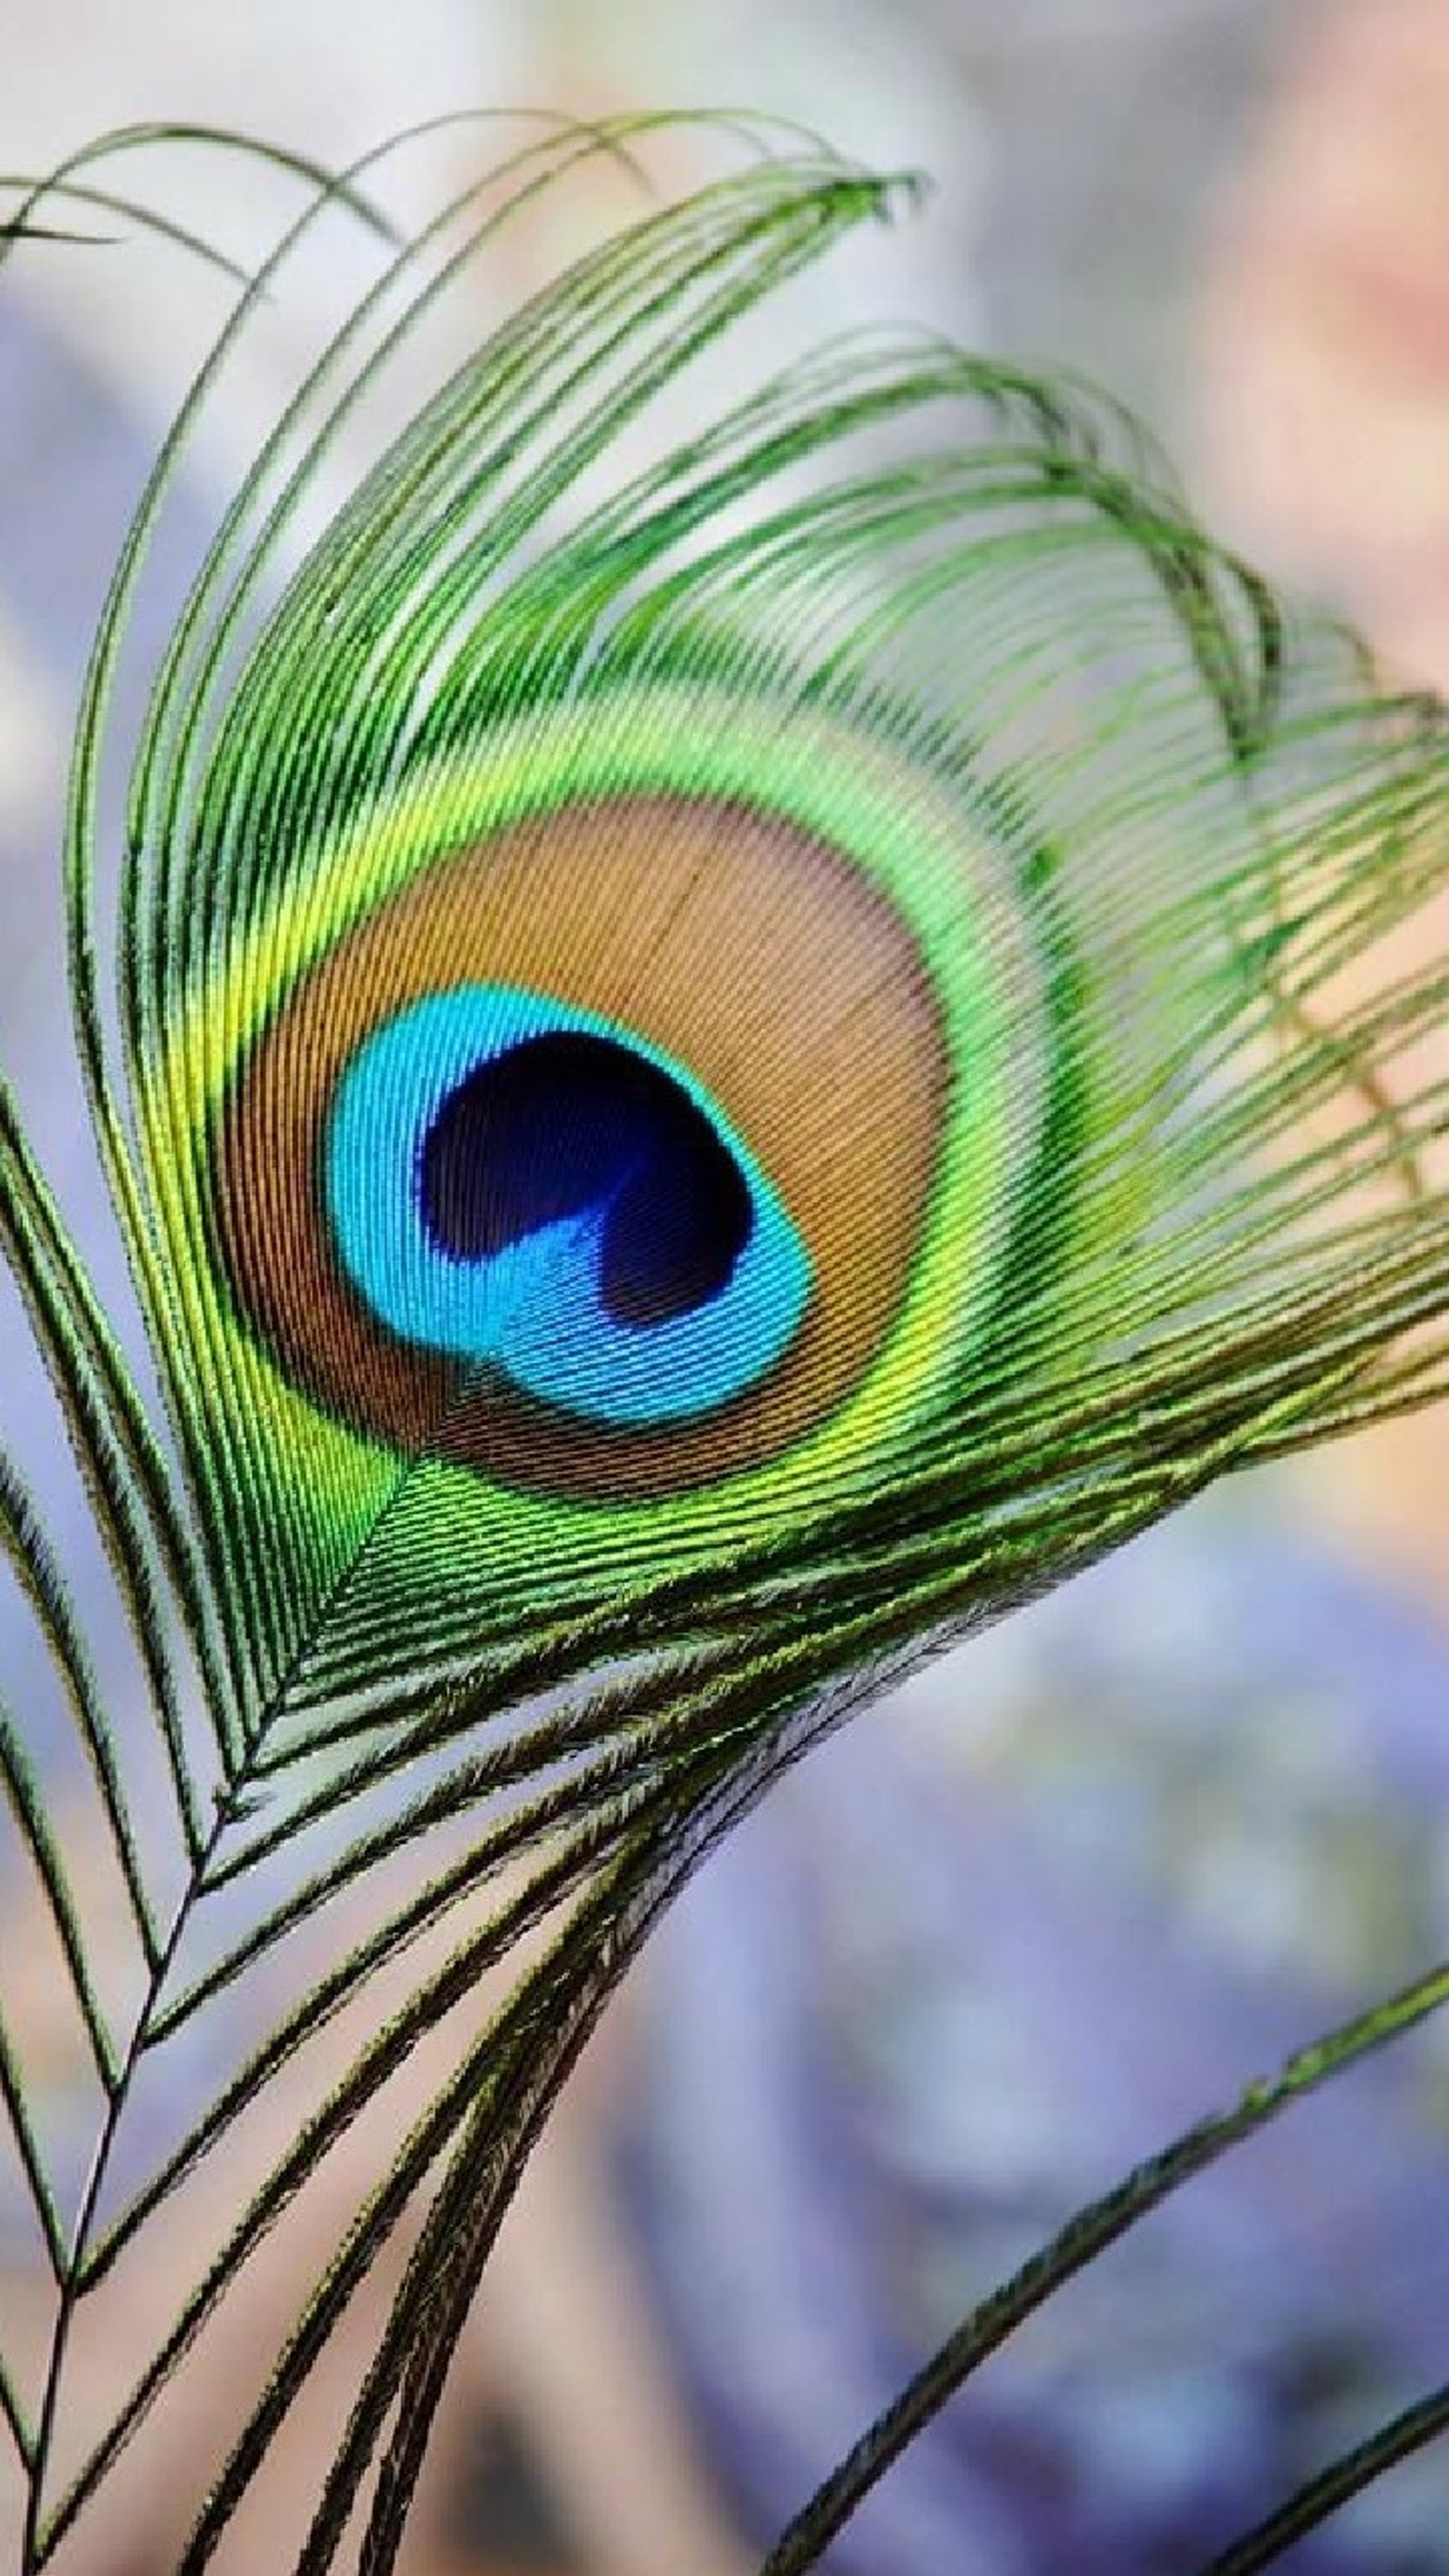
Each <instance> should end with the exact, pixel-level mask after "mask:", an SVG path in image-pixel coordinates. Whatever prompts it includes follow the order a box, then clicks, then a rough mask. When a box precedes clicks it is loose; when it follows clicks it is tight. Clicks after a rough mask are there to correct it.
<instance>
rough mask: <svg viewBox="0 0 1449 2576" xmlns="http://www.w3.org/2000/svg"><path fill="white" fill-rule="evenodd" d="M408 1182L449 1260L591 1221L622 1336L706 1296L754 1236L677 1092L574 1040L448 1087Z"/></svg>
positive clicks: (478, 1071) (578, 1037) (723, 1154)
mask: <svg viewBox="0 0 1449 2576" xmlns="http://www.w3.org/2000/svg"><path fill="white" fill-rule="evenodd" d="M420 1184H421V1213H422V1218H423V1223H424V1225H425V1227H426V1229H427V1232H428V1234H429V1236H430V1237H431V1239H432V1241H433V1243H434V1244H435V1245H436V1247H437V1249H438V1250H439V1251H440V1252H443V1253H446V1254H447V1255H448V1256H449V1257H450V1258H452V1259H453V1260H456V1261H483V1260H487V1259H490V1258H492V1257H494V1256H496V1255H497V1254H498V1253H500V1252H504V1251H506V1250H507V1249H508V1248H509V1246H510V1245H513V1244H517V1243H521V1242H523V1241H524V1240H525V1238H526V1237H528V1236H529V1235H532V1234H536V1233H538V1232H539V1231H540V1229H541V1228H542V1227H544V1226H548V1225H555V1224H557V1223H558V1222H559V1221H560V1220H561V1219H566V1218H568V1217H571V1216H582V1215H584V1214H585V1213H587V1212H589V1211H594V1212H597V1213H598V1214H599V1215H600V1216H601V1218H602V1235H601V1242H600V1269H599V1294H600V1298H601V1301H602V1304H603V1306H604V1308H605V1311H606V1312H607V1314H608V1315H609V1316H610V1317H611V1319H612V1320H613V1321H614V1322H616V1323H619V1324H629V1325H635V1326H638V1325H650V1324H662V1323H667V1322H670V1321H672V1320H674V1319H675V1318H676V1317H678V1316H681V1315H687V1314H690V1313H693V1312H694V1311H695V1310H696V1309H697V1308H699V1307H701V1306H705V1305H708V1304H709V1302H710V1301H711V1299H713V1298H715V1297H717V1296H719V1295H720V1294H721V1292H722V1291H723V1290H724V1289H725V1288H726V1287H727V1286H728V1285H729V1282H730V1279H731V1277H732V1276H733V1274H734V1270H735V1266H736V1264H737V1262H738V1261H739V1258H740V1255H741V1253H742V1252H743V1251H744V1249H745V1246H746V1244H747V1243H748V1241H749V1238H750V1230H751V1226H752V1224H753V1207H752V1201H751V1195H750V1190H749V1186H748V1183H747V1182H746V1180H745V1177H744V1174H743V1173H742V1172H741V1171H740V1169H739V1166H738V1164H737V1163H736V1162H735V1160H734V1157H733V1156H732V1154H731V1153H730V1152H729V1150H728V1148H727V1147H726V1146H725V1145H724V1144H723V1142H722V1141H721V1139H720V1138H719V1136H718V1135H717V1134H716V1133H715V1130H714V1128H713V1127H712V1126H711V1125H710V1122H709V1120H708V1119H707V1118H706V1117H705V1115H704V1114H703V1112H702V1111H701V1110H700V1109H699V1108H697V1107H696V1105H695V1103H694V1101H693V1100H691V1099H690V1097H689V1095H688V1093H687V1092H685V1091H684V1090H683V1089H682V1088H681V1087H680V1085H679V1084H678V1083H677V1082H674V1081H672V1080H671V1079H670V1077H669V1075H668V1074H667V1073H665V1072H664V1071H662V1070H661V1068H660V1067H659V1066H658V1065H656V1064H651V1063H650V1062H649V1061H648V1059H647V1058H646V1057H644V1056H641V1055H636V1054H635V1053H633V1051H632V1050H631V1049H630V1048H628V1047H624V1046H619V1045H616V1044H615V1043H614V1042H613V1041H612V1040H610V1039H608V1038H603V1037H594V1036H591V1035H589V1034H588V1033H587V1032H584V1031H580V1030H557V1031H550V1032H548V1033H547V1034H545V1035H542V1036H538V1037H530V1038H525V1039H523V1040H521V1041H520V1042H519V1043H518V1044H516V1045H514V1046H511V1047H509V1048H507V1049H506V1050H505V1051H504V1052H503V1053H501V1054H499V1055H496V1056H492V1057H489V1058H488V1059H487V1061H486V1062H484V1063H482V1064H479V1065H477V1066H476V1067H475V1068H474V1070H473V1071H472V1072H471V1073H469V1074H468V1075H467V1076H466V1077H465V1079H464V1080H463V1081H462V1082H460V1083H458V1084H457V1086H456V1087H455V1089H453V1090H452V1091H450V1092H449V1093H448V1094H447V1097H446V1098H445V1099H444V1101H443V1103H442V1106H441V1107H440V1108H439V1110H438V1111H437V1114H436V1116H435V1117H434V1119H433V1121H432V1124H431V1126H430V1127H429V1129H428V1131H427V1134H426V1136H425V1138H424V1140H423V1145H422V1156H421V1173H420Z"/></svg>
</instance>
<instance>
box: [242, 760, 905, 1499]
mask: <svg viewBox="0 0 1449 2576" xmlns="http://www.w3.org/2000/svg"><path fill="white" fill-rule="evenodd" d="M349 870H350V871H351V872H352V873H351V875H350V881H349V875H348V871H349ZM359 874H361V875H363V876H364V877H365V866H364V868H363V869H362V870H359V869H358V866H357V860H356V855H355V854H349V861H348V869H347V870H344V869H342V868H339V871H338V877H337V883H338V886H339V890H340V891H342V892H345V893H346V894H347V896H348V898H349V903H350V909H349V913H348V916H347V917H346V918H345V919H341V920H339V922H338V924H337V927H336V928H335V930H334V931H333V933H332V936H331V938H330V940H329V939H326V938H324V939H323V940H322V941H321V943H320V945H318V946H317V947H315V948H314V951H313V953H312V955H311V958H310V961H309V962H307V963H306V964H304V965H303V966H302V967H301V969H300V970H299V971H296V972H294V974H293V975H292V977H291V979H290V981H289V982H288V983H287V984H286V985H285V986H284V987H283V988H282V989H281V990H280V991H278V992H277V993H276V994H275V996H274V998H273V1000H272V1004H271V1007H270V1010H269V1012H268V1015H267V1017H266V1020H265V1022H264V1023H263V1024H262V1025H261V1026H260V1027H256V1028H255V1031H254V1034H253V1036H252V1037H251V1039H250V1041H249V1042H248V1043H245V1044H244V1045H243V1046H242V1048H241V1050H240V1051H239V1053H238V1055H237V1057H236V1059H235V1060H234V1062H233V1064H232V1067H231V1070H230V1073H229V1075H228V1076H227V1078H226V1080H225V1084H224V1087H223V1090H222V1092H221V1095H220V1097H219V1099H218V1102H217V1108H216V1112H215V1114H214V1117H213V1123H212V1128H211V1145H210V1151H209V1156H208V1162H209V1171H210V1181H209V1190H210V1203H211V1210H212V1218H213V1226H214V1236H215V1240H216V1244H217V1252H218V1258H219V1261H220V1264H221V1267H222V1269H223V1271H224V1273H225V1275H226V1277H227V1280H228V1282H229V1285H230V1289H231V1293H232V1296H233V1299H234V1301H235V1304H236V1307H237V1309H238V1310H239V1312H240V1314H241V1316H242V1317H243V1319H244V1320H245V1322H246V1324H247V1326H248V1328H249V1330H250V1331H251V1333H252V1334H253V1335H254V1336H255V1338H256V1339H257V1340H258V1341H259V1342H260V1343H261V1344H262V1345H263V1346H264V1347H265V1348H266V1349H267V1350H268V1352H269V1353H270V1355H271V1356H272V1358H273V1359H274V1360H275V1361H276V1363H277V1364H278V1365H279V1366H280V1367H281V1369H282V1370H283V1371H284V1373H285V1375H286V1376H287V1377H288V1378H289V1379H290V1381H291V1382H292V1383H293V1384H294V1385H295V1386H296V1387H297V1388H298V1389H299V1390H300V1391H301V1392H302V1393H304V1394H305V1395H306V1396H307V1397H308V1398H309V1400H310V1401H311V1402H313V1403H314V1404H316V1405H317V1406H319V1407H320V1408H321V1409H322V1410H324V1411H325V1412H327V1413H329V1414H331V1415H332V1416H334V1417H335V1418H337V1419H339V1420H341V1421H344V1422H346V1423H348V1424H349V1425H351V1426H352V1427H353V1428H354V1429H356V1430H358V1431H360V1432H362V1433H363V1434H364V1436H366V1437H367V1438H369V1439H371V1440H373V1441H378V1442H381V1443H383V1444H385V1445H387V1446H389V1447H392V1448H395V1449H398V1450H401V1451H403V1452H405V1453H411V1454H413V1455H428V1456H435V1457H438V1458H441V1459H445V1460H447V1461H450V1462H453V1463H456V1464H459V1465H462V1466H466V1467H468V1468H471V1469H474V1470H475V1471H478V1472H480V1473H481V1474H483V1475H484V1476H486V1477H487V1478H489V1479H490V1480H492V1481H495V1482H498V1483H503V1484H507V1485H512V1486H514V1487H518V1488H524V1489H530V1490H534V1491H542V1492H547V1493H550V1494H553V1495H556V1496H558V1497H559V1498H560V1499H568V1500H581V1501H582V1500H629V1499H639V1500H643V1499H647V1498H650V1497H653V1496H660V1495H665V1494H672V1493H681V1492H683V1491H685V1490H687V1489H689V1488H691V1487H699V1486H701V1485H706V1484H709V1483H713V1482H716V1481H718V1480H719V1479H720V1478H721V1477H724V1476H727V1475H731V1474H736V1473H741V1472H745V1471H748V1470H751V1469H754V1468H757V1467H759V1466H761V1465H763V1464H764V1463H766V1462H767V1461H768V1460H770V1459H772V1458H775V1457H778V1456H779V1455H780V1454H781V1453H782V1452H783V1451H784V1450H786V1449H788V1448H790V1447H791V1446H793V1445H794V1444H795V1443H796V1442H798V1441H800V1440H802V1439H804V1438H805V1437H807V1436H808V1435H809V1434H810V1433H811V1432H812V1431H814V1430H815V1429H816V1428H818V1427H819V1426H821V1425H822V1424H824V1423H826V1422H827V1421H829V1420H830V1419H831V1418H832V1417H833V1416H834V1415H835V1414H836V1413H837V1412H838V1411H839V1409H840V1408H841V1407H842V1406H843V1405H845V1404H846V1403H848V1402H849V1401H850V1400H851V1399H852V1398H853V1397H854V1396H855V1395H856V1394H857V1392H858V1391H859V1390H860V1389H861V1388H862V1387H863V1385H864V1383H865V1381H866V1379H867V1377H868V1376H869V1374H870V1371H871V1369H872V1366H873V1364H874V1362H875V1361H876V1359H877V1357H878V1356H879V1354H880V1353H881V1351H882V1349H883V1348H884V1346H885V1344H886V1343H887V1341H888V1340H889V1337H890V1335H891V1333H892V1331H893V1329H894V1328H895V1326H896V1323H897V1320H898V1318H899V1315H900V1313H901V1309H902V1305H903V1301H904V1299H905V1298H906V1296H907V1295H908V1293H909V1291H910V1289H911V1286H912V1282H913V1278H914V1274H915V1266H916V1263H917V1260H918V1257H919V1252H920V1247H921V1242H922V1238H923V1230H924V1229H925V1227H926V1225H927V1222H928V1218H929V1217H930V1214H931V1210H932V1204H933V1192H934V1190H935V1186H936V1181H937V1176H938V1172H939V1169H940V1165H941V1157H942V1153H943V1150H944V1148H943V1137H944V1136H945V1135H946V1133H947V1130H948V1124H949V1119H950V1114H951V1102H952V1099H953V1097H954V1096H955V1086H956V1075H955V1072H954V1069H953V1065H952V1061H951V1053H950V1049H949V1047H948V1044H947V1041H946V1036H945V1031H944V1026H943V1020H942V1014H941V1009H940V1005H939V1001H938V996H937V992H936V989H935V986H934V983H933V979H932V976H931V974H930V972H929V971H928V969H927V967H926V965H925V962H924V959H923V956H922V951H921V946H920V943H919V941H918V938H917V936H916V933H915V931H914V930H913V928H912V926H911V924H910V923H909V921H908V920H907V919H906V918H904V917H903V915H902V912H901V911H900V910H899V909H898V908H897V906H896V905H895V903H894V902H893V901H892V900H891V898H890V896H889V894H888V893H887V892H886V891H885V890H884V889H883V888H881V887H879V886H877V885H875V884H873V883H872V882H871V880H870V878H869V877H868V876H867V874H866V873H865V871H864V870H863V869H862V868H861V867H860V865H859V864H858V863H857V862H856V861H855V860H854V859H853V858H852V857H851V856H850V854H849V853H847V852H846V851H844V850H841V849H839V848H837V847H836V846H834V845H833V843H832V842H831V841H830V840H829V839H828V838H826V837H825V836H824V835H822V834H818V833H815V832H812V831H809V830H807V829H805V828H804V827H803V826H802V825H800V824H798V823H795V822H793V821H791V820H789V819H787V818H786V817H785V816H783V815H780V814H778V813H775V812H772V811H770V810H768V809H760V810H755V809H752V808H750V807H748V806H746V805H744V804H742V803H735V802H733V801H727V800H724V799H711V798H708V797H702V796H688V797H686V796H683V795H672V794H664V793H660V792H657V791H656V792H648V793H646V792H639V793H619V794H616V795H614V796H612V797H610V798H608V799H603V798H599V797H597V796H596V797H594V798H591V799H590V800H588V801H582V800H581V801H580V802H578V803H576V804H572V805H567V804H566V805H564V806H561V807H553V808H550V809H549V810H547V811H543V812H539V813H533V814H524V815H522V816H520V817H519V818H518V819H517V820H516V821H514V822H511V823H509V824H506V825H502V826H499V827H496V828H494V829H493V830H492V831H490V832H487V833H484V834H483V835H481V836H480V837H479V838H478V839H476V840H475V841H472V842H470V843H467V844H465V845H464V846H463V847H461V848H454V849H451V850H445V851H444V852H442V853H441V854H439V855H427V854H425V853H422V852H420V853H419V856H418V860H417V862H416V864H415V866H414V868H413V870H412V872H411V873H409V874H407V875H406V876H405V877H404V878H403V881H402V882H401V883H400V884H399V883H397V882H396V881H394V883H393V884H392V886H391V887H390V889H389V890H387V891H386V892H379V893H378V894H376V895H375V896H373V897H372V898H371V899H370V900H368V899H359V896H360V888H359ZM883 1101H888V1102H889V1103H890V1114H889V1117H888V1118H884V1117H883V1116H882V1114H881V1104H882V1102H883Z"/></svg>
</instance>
